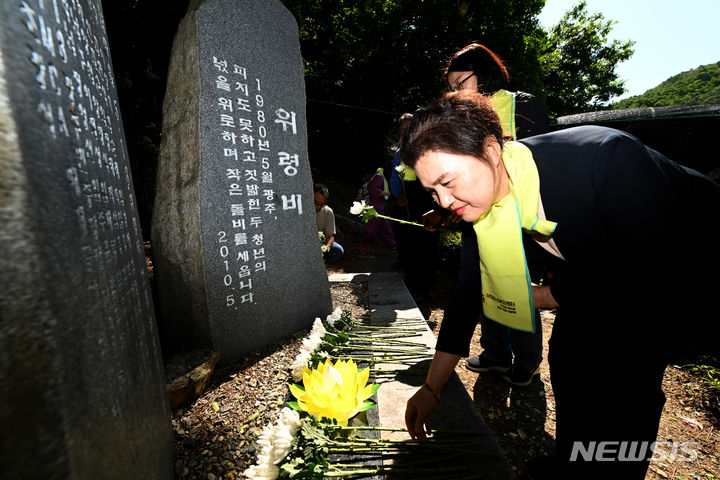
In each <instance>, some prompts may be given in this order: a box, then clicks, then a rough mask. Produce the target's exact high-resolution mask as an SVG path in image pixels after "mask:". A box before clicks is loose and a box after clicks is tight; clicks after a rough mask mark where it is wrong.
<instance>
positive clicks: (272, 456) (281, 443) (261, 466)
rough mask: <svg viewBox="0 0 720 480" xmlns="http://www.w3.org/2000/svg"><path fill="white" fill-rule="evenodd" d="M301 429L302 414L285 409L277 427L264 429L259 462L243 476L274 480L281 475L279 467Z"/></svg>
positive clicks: (261, 435) (260, 439) (276, 423)
mask: <svg viewBox="0 0 720 480" xmlns="http://www.w3.org/2000/svg"><path fill="white" fill-rule="evenodd" d="M299 427H300V414H299V413H298V412H296V411H295V410H292V409H290V408H287V407H285V408H283V409H282V411H281V412H280V417H279V418H278V420H277V421H276V422H275V425H273V424H268V425H266V426H265V427H264V428H263V429H262V433H261V434H260V438H259V439H258V440H257V444H258V445H259V446H261V447H262V452H261V453H260V454H258V457H257V462H256V464H255V465H253V466H251V467H250V468H248V469H247V470H245V472H243V475H244V476H245V477H246V478H249V479H262V480H265V479H268V480H274V479H276V478H278V476H279V475H280V468H279V467H278V466H277V465H278V464H280V463H282V461H283V460H284V459H285V457H287V455H288V453H290V449H291V443H292V439H293V437H294V436H295V433H296V432H297V430H298V428H299Z"/></svg>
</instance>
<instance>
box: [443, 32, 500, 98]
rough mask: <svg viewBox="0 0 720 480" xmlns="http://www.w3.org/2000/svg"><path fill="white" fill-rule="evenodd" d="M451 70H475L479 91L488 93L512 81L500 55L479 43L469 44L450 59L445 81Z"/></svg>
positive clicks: (445, 72) (444, 72)
mask: <svg viewBox="0 0 720 480" xmlns="http://www.w3.org/2000/svg"><path fill="white" fill-rule="evenodd" d="M450 72H473V73H474V74H475V76H476V77H477V79H478V91H479V92H481V93H485V94H487V95H490V94H493V93H495V92H497V91H498V90H501V89H504V88H507V86H508V84H509V83H510V74H509V73H508V71H507V68H506V67H505V64H504V63H503V61H502V60H501V59H500V57H498V56H497V55H496V54H495V53H493V51H492V50H490V49H489V48H487V47H486V46H484V45H481V44H479V43H471V44H470V45H467V46H466V47H464V48H463V49H461V50H458V51H457V52H455V53H454V54H453V56H452V57H450V59H448V61H447V64H446V65H445V70H444V71H443V78H444V80H445V83H448V82H447V78H448V73H450Z"/></svg>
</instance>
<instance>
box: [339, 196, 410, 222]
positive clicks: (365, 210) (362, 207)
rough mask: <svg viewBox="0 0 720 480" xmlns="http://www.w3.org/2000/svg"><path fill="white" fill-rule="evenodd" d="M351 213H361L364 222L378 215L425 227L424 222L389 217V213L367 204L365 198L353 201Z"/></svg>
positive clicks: (378, 216) (386, 218)
mask: <svg viewBox="0 0 720 480" xmlns="http://www.w3.org/2000/svg"><path fill="white" fill-rule="evenodd" d="M350 213H352V214H353V215H360V218H361V219H362V221H363V222H364V223H367V222H369V221H370V220H372V219H373V218H376V217H377V218H384V219H385V220H391V221H393V222H398V223H404V224H405V225H415V226H416V227H420V228H423V227H424V226H423V224H422V223H416V222H408V221H407V220H400V219H399V218H393V217H388V216H387V215H383V214H381V213H377V212H376V211H375V207H373V206H372V205H366V204H365V200H362V201H360V202H353V205H352V207H351V208H350Z"/></svg>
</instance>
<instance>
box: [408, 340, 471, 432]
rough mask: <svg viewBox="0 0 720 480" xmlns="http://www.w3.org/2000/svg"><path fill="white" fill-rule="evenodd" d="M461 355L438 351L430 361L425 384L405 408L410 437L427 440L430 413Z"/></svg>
mask: <svg viewBox="0 0 720 480" xmlns="http://www.w3.org/2000/svg"><path fill="white" fill-rule="evenodd" d="M459 360H460V355H454V354H452V353H446V352H440V351H436V352H435V355H434V356H433V359H432V363H430V370H429V371H428V376H427V380H426V381H425V385H423V386H422V387H420V389H419V390H418V391H417V392H415V395H413V396H412V397H410V399H409V400H408V402H407V408H406V410H405V425H406V426H407V429H408V433H409V434H410V437H411V438H413V439H418V440H427V436H428V435H430V414H431V413H432V411H433V409H434V408H435V407H436V406H437V404H438V402H439V398H440V390H442V387H443V386H444V385H445V382H447V380H448V378H450V375H451V374H452V372H453V371H454V370H455V365H457V363H458V361H459Z"/></svg>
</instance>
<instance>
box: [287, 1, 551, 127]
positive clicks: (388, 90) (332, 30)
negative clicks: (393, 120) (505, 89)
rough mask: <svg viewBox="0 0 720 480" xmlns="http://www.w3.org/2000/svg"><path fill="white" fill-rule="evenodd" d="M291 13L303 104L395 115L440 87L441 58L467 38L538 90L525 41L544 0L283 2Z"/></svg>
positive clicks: (519, 82) (517, 80) (534, 32)
mask: <svg viewBox="0 0 720 480" xmlns="http://www.w3.org/2000/svg"><path fill="white" fill-rule="evenodd" d="M283 3H284V4H285V6H286V7H287V8H288V9H289V10H290V11H291V12H292V13H293V14H294V15H295V18H296V19H297V21H298V26H299V30H300V42H301V50H302V55H303V59H304V61H305V73H306V83H307V90H308V98H310V99H316V100H324V101H332V102H338V103H344V104H352V105H359V106H363V107H367V108H375V109H381V110H386V111H391V112H394V113H402V112H403V111H407V110H412V109H414V108H415V107H416V106H417V105H420V104H424V103H426V102H427V101H429V100H430V99H431V98H433V97H435V96H436V95H437V94H438V93H439V92H440V91H441V90H442V88H443V85H442V84H441V82H440V71H441V69H442V67H443V63H444V61H445V60H446V59H447V57H448V56H449V55H450V54H451V53H452V52H454V51H455V50H457V49H458V48H460V47H463V46H465V45H466V44H467V43H469V42H470V41H473V40H477V41H480V42H482V43H484V44H486V45H487V46H488V47H490V48H491V49H493V50H495V51H496V52H497V53H498V54H499V55H501V57H503V58H504V59H505V60H506V61H507V63H508V65H510V67H511V74H512V77H513V80H514V84H515V86H517V87H522V88H525V89H529V90H532V89H533V88H534V89H538V88H540V87H541V83H540V82H539V79H540V75H539V72H540V67H539V63H538V61H537V56H536V55H535V52H532V51H529V50H528V49H527V48H526V44H525V38H527V37H536V36H538V35H542V30H541V28H540V26H539V24H538V22H537V15H538V13H539V12H540V10H541V9H542V6H543V4H544V0H473V1H458V0H453V1H447V0H442V1H439V0H424V1H417V0H354V1H343V0H283Z"/></svg>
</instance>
